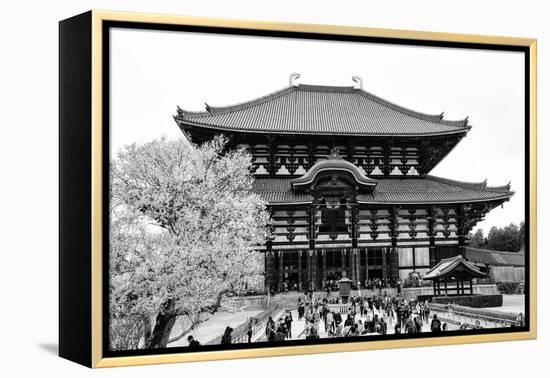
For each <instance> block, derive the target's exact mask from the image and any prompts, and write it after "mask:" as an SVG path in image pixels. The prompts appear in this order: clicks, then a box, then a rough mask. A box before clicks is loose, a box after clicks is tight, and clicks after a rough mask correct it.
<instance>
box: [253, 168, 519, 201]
mask: <svg viewBox="0 0 550 378" xmlns="http://www.w3.org/2000/svg"><path fill="white" fill-rule="evenodd" d="M291 180H292V179H290V178H267V177H266V178H262V177H258V178H256V179H255V181H254V185H253V190H254V192H256V193H259V194H260V195H261V196H262V198H263V199H264V200H265V201H267V202H269V203H270V204H283V203H302V202H311V201H312V197H311V195H309V194H301V193H296V192H294V191H293V190H292V187H291ZM376 181H377V182H378V184H377V185H376V188H375V189H374V191H373V192H372V193H368V194H359V195H358V196H357V200H358V201H359V202H368V203H387V204H392V203H395V204H399V203H407V204H408V203H457V202H458V203H461V202H476V201H491V200H499V199H507V198H509V197H511V196H512V195H513V194H514V192H512V191H510V187H509V185H506V186H500V187H488V186H487V185H486V183H485V182H481V183H466V182H461V181H454V180H448V179H443V178H440V177H435V176H429V175H428V176H423V177H415V178H381V179H377V180H376Z"/></svg>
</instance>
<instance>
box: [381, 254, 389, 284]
mask: <svg viewBox="0 0 550 378" xmlns="http://www.w3.org/2000/svg"><path fill="white" fill-rule="evenodd" d="M383 278H386V279H387V278H388V248H387V247H384V248H382V279H383Z"/></svg>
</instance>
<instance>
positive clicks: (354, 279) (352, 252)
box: [349, 248, 357, 285]
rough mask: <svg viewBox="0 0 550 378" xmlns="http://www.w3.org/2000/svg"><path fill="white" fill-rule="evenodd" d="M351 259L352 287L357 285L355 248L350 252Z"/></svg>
mask: <svg viewBox="0 0 550 378" xmlns="http://www.w3.org/2000/svg"><path fill="white" fill-rule="evenodd" d="M349 257H350V258H349V260H350V264H349V265H350V269H351V281H352V285H355V284H356V283H357V270H356V269H355V248H352V249H351V250H350V254H349Z"/></svg>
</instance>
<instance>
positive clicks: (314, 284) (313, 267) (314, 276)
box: [311, 249, 317, 290]
mask: <svg viewBox="0 0 550 378" xmlns="http://www.w3.org/2000/svg"><path fill="white" fill-rule="evenodd" d="M311 252H312V254H311V290H315V288H316V287H317V250H316V249H314V250H312V251H311Z"/></svg>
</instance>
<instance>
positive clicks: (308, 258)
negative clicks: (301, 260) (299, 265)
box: [306, 249, 313, 290]
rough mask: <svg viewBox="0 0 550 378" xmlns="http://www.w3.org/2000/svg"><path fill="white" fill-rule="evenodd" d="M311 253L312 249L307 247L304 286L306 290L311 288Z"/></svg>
mask: <svg viewBox="0 0 550 378" xmlns="http://www.w3.org/2000/svg"><path fill="white" fill-rule="evenodd" d="M312 254H313V250H311V249H308V251H307V252H306V272H307V274H306V276H307V282H306V288H307V290H310V289H311V255H312Z"/></svg>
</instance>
